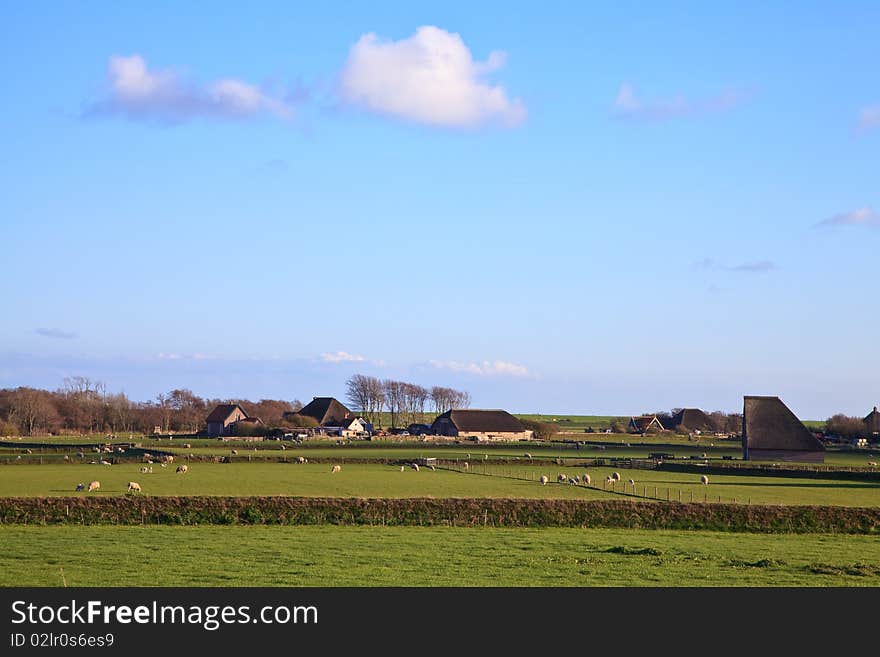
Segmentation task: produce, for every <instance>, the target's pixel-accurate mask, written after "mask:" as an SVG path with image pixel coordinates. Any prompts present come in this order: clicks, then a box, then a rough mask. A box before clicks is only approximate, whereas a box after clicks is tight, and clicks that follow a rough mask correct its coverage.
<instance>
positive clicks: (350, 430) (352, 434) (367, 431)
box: [320, 417, 373, 438]
mask: <svg viewBox="0 0 880 657" xmlns="http://www.w3.org/2000/svg"><path fill="white" fill-rule="evenodd" d="M320 432H321V433H324V434H329V435H337V436H340V437H342V438H367V437H369V436H370V435H372V433H373V425H372V424H370V423H369V422H367V421H366V420H365V419H364V418H362V417H349V418H345V419H343V420H339V421H337V422H335V423H333V424H326V425H322V426H321V427H320Z"/></svg>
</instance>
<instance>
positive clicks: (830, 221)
mask: <svg viewBox="0 0 880 657" xmlns="http://www.w3.org/2000/svg"><path fill="white" fill-rule="evenodd" d="M816 225H817V226H880V214H877V213H876V212H874V209H873V208H871V207H868V206H865V207H863V208H858V209H856V210H852V211H850V212H839V213H838V214H835V215H832V216H830V217H828V218H827V219H823V220H822V221H820V222H819V223H818V224H816Z"/></svg>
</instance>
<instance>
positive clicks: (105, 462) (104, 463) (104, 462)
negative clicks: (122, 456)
mask: <svg viewBox="0 0 880 657" xmlns="http://www.w3.org/2000/svg"><path fill="white" fill-rule="evenodd" d="M101 465H110V461H104V460H103V459H102V460H101Z"/></svg>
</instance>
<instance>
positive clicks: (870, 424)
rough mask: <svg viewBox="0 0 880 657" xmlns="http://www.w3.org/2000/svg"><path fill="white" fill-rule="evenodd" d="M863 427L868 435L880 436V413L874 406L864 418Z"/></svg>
mask: <svg viewBox="0 0 880 657" xmlns="http://www.w3.org/2000/svg"><path fill="white" fill-rule="evenodd" d="M865 427H866V428H867V429H868V433H870V434H874V435H878V434H880V412H878V411H877V407H876V406H875V407H874V410H873V411H871V412H870V413H868V414H867V415H866V416H865Z"/></svg>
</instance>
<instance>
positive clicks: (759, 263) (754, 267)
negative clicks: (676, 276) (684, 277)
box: [694, 258, 777, 274]
mask: <svg viewBox="0 0 880 657" xmlns="http://www.w3.org/2000/svg"><path fill="white" fill-rule="evenodd" d="M694 266H695V267H696V268H697V269H709V270H715V271H730V272H737V273H745V274H766V273H768V272H771V271H775V270H776V269H777V267H776V263H774V262H772V261H770V260H754V261H749V262H742V263H740V264H737V265H725V264H721V263H718V262H715V260H713V259H712V258H704V259H703V260H700V261H699V262H697V263H695V265H694Z"/></svg>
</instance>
